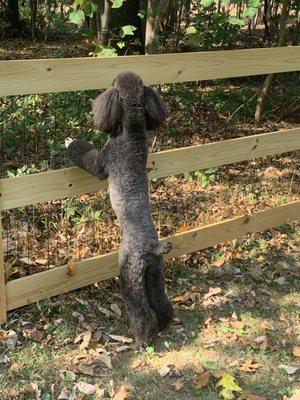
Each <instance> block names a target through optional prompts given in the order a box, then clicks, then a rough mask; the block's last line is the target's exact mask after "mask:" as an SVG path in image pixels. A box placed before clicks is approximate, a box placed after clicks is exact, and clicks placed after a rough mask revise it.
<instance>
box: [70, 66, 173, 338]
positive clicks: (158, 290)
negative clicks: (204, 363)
mask: <svg viewBox="0 0 300 400" xmlns="http://www.w3.org/2000/svg"><path fill="white" fill-rule="evenodd" d="M93 114H94V124H95V126H96V127H97V128H99V129H100V130H102V131H104V132H107V133H109V134H110V138H109V140H108V141H107V142H106V144H105V145H104V146H103V148H102V149H101V150H100V151H98V150H96V149H95V148H94V147H93V146H92V145H91V144H89V143H88V142H86V141H84V140H74V141H73V140H72V139H67V140H66V147H67V153H68V156H69V157H70V158H71V159H72V161H73V162H74V163H75V164H76V165H78V166H79V167H81V168H83V169H85V170H86V171H88V172H90V173H91V174H93V175H95V176H97V177H98V178H99V179H106V178H109V193H110V199H111V203H112V207H113V209H114V211H115V213H116V215H117V218H118V220H119V224H120V229H121V247H120V252H119V264H120V284H121V292H122V296H123V299H124V303H125V308H126V311H127V313H128V316H129V322H130V326H131V329H132V331H133V334H134V336H135V338H136V341H137V342H138V343H140V344H145V343H149V342H151V341H153V340H154V339H155V338H156V336H157V334H158V332H159V331H160V330H162V329H164V328H165V327H166V326H167V325H168V324H169V323H170V322H171V321H172V318H173V307H172V303H171V302H170V301H169V299H168V297H167V295H166V293H165V279H164V272H163V269H164V266H163V254H166V253H168V252H169V251H170V250H171V249H172V244H171V243H165V244H161V243H160V242H159V241H158V235H157V231H156V228H155V226H154V224H153V222H152V218H151V212H150V204H149V191H148V176H147V169H146V164H147V155H148V148H147V139H146V130H153V129H155V128H156V127H157V126H158V125H159V124H160V123H161V122H162V121H163V119H164V118H165V117H166V109H165V107H164V104H163V103H162V101H161V99H160V98H159V96H158V95H157V94H156V93H155V92H154V91H153V90H152V89H151V88H150V87H147V86H144V85H143V82H142V80H141V78H140V77H139V76H137V75H136V74H134V73H133V72H123V73H121V74H119V75H118V76H117V77H116V78H115V80H114V81H113V83H112V87H111V88H109V89H107V90H106V91H105V92H104V93H102V94H101V95H100V96H98V97H97V98H96V100H95V101H94V104H93Z"/></svg>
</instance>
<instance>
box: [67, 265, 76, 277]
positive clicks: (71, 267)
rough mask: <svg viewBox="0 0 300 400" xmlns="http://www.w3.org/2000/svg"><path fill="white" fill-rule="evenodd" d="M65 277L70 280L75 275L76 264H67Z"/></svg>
mask: <svg viewBox="0 0 300 400" xmlns="http://www.w3.org/2000/svg"><path fill="white" fill-rule="evenodd" d="M67 268H68V272H67V276H68V277H69V278H70V277H71V276H74V275H76V264H75V263H73V262H69V264H68V266H67Z"/></svg>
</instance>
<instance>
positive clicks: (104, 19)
mask: <svg viewBox="0 0 300 400" xmlns="http://www.w3.org/2000/svg"><path fill="white" fill-rule="evenodd" d="M110 10H111V8H110V3H109V1H108V0H104V5H103V13H102V16H101V35H100V39H101V43H102V44H103V45H107V44H108V39H109V30H108V29H109V20H110Z"/></svg>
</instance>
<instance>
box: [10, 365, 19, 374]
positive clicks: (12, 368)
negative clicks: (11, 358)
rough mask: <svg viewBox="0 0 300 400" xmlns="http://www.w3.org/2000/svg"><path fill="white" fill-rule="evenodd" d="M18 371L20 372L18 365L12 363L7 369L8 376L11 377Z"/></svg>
mask: <svg viewBox="0 0 300 400" xmlns="http://www.w3.org/2000/svg"><path fill="white" fill-rule="evenodd" d="M19 371H20V365H19V364H17V363H14V364H12V365H11V366H10V367H9V370H8V375H9V376H12V375H15V374H18V373H19Z"/></svg>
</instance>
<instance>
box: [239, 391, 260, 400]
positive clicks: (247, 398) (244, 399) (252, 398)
mask: <svg viewBox="0 0 300 400" xmlns="http://www.w3.org/2000/svg"><path fill="white" fill-rule="evenodd" d="M237 400H266V398H265V397H262V396H257V395H256V394H252V393H249V392H242V394H241V395H240V396H239V397H238V399H237Z"/></svg>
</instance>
